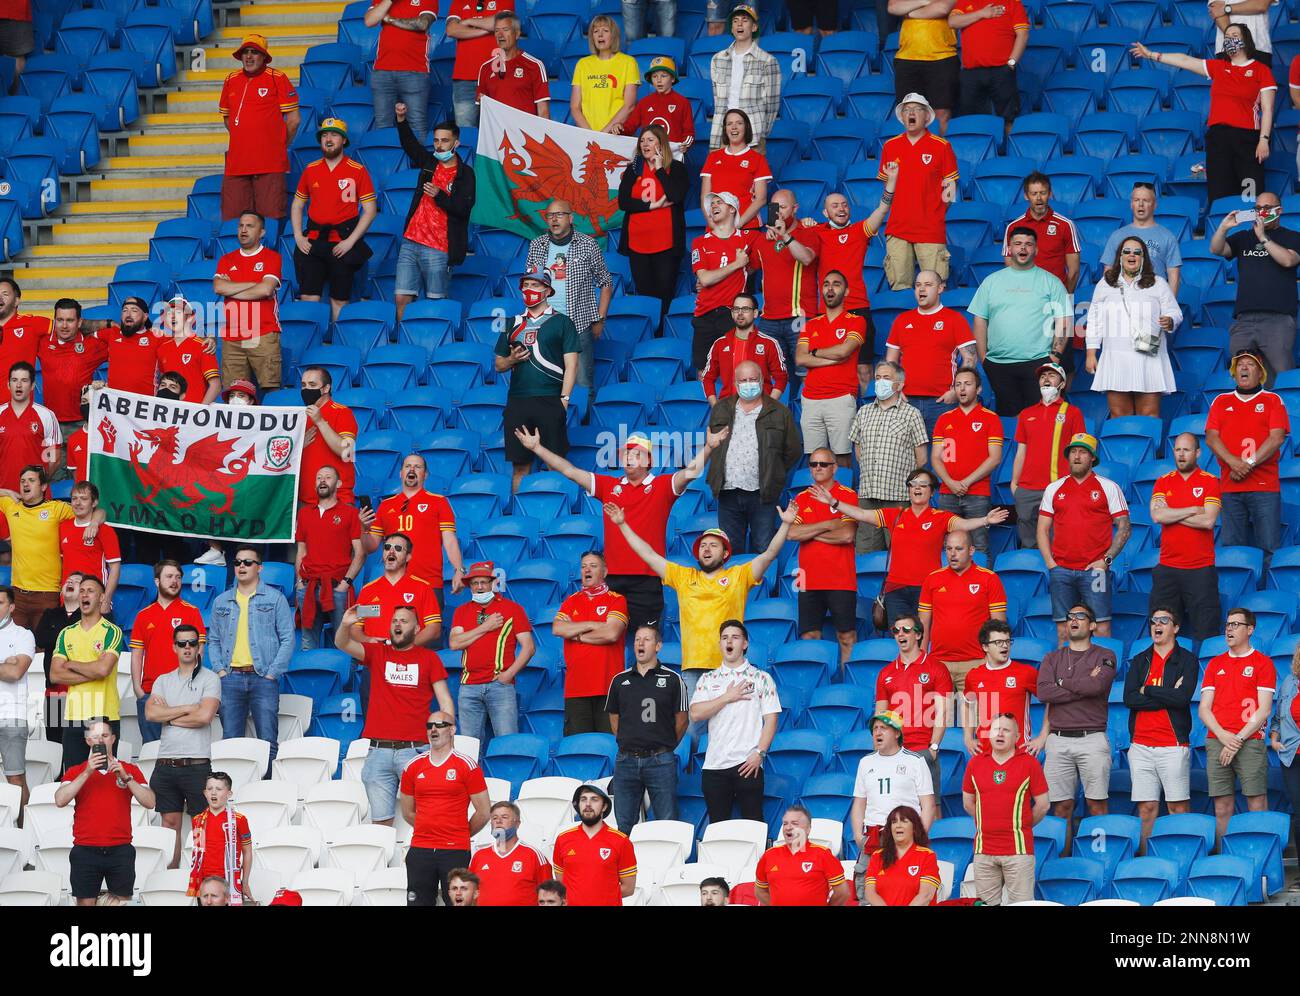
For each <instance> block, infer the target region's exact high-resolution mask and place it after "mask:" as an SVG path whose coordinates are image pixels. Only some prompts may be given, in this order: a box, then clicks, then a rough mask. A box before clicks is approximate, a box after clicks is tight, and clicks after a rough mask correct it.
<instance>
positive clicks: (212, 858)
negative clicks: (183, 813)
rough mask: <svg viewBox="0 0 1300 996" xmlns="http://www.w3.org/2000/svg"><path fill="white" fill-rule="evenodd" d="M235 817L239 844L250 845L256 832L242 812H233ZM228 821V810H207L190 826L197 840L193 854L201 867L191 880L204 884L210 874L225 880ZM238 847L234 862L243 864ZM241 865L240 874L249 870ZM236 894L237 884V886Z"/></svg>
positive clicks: (195, 870)
mask: <svg viewBox="0 0 1300 996" xmlns="http://www.w3.org/2000/svg"><path fill="white" fill-rule="evenodd" d="M234 817H235V838H236V840H237V841H238V843H239V844H241V845H242V844H251V843H252V841H253V832H252V831H251V830H250V829H249V828H248V817H247V816H245V815H244V814H243V813H239V812H236V813H234ZM227 819H228V817H227V815H226V811H225V810H223V811H222V812H220V813H214V812H212V810H211V809H210V808H209V809H205V810H204V811H203V812H202V813H200V814H199V817H198V819H197V821H196V822H194V823H192V824H191V830H190V833H191V838H192V839H193V841H194V850H193V854H194V856H195V859H196V863H197V864H198V866H199V867H198V868H197V869H193V870H192V872H191V875H190V881H192V882H202V881H203V880H204V879H205V878H207V877H208V876H209V875H216V876H217V877H219V878H223V879H224V878H225V877H226V874H227V871H226V820H227ZM240 853H241V852H240V850H239V848H236V849H235V861H236V863H237V864H238V862H240V861H241V858H240ZM247 870H248V869H246V868H243V867H242V866H239V867H238V871H239V872H244V871H247ZM235 888H236V891H237V890H238V883H236V887H235Z"/></svg>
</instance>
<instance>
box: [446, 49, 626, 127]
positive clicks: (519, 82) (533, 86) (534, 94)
mask: <svg viewBox="0 0 1300 996" xmlns="http://www.w3.org/2000/svg"><path fill="white" fill-rule="evenodd" d="M461 44H462V45H463V44H464V42H461ZM515 51H516V53H517V54H516V55H515V57H514V58H513V59H511V60H510V61H509V62H507V63H506V68H505V72H504V73H497V72H496V71H495V68H494V62H493V60H492V59H488V60H487V61H486V62H484V63H483V65H482V66H480V67H479V70H478V93H477V94H476V95H475V97H474V102H475V103H476V104H477V103H479V102H481V101H482V99H483V98H484V97H491V98H492V99H493V100H499V101H501V103H503V104H507V105H509V106H510V107H513V108H515V109H516V110H520V111H527V112H528V113H529V114H536V113H537V105H538V104H543V103H546V102H547V101H549V100H550V99H551V84H550V83H549V82H548V81H547V76H546V66H545V65H544V64H543V63H542V61H541V60H540V59H538V58H537V57H536V56H532V55H529V54H528V53H527V52H525V51H524V50H523V49H516V50H515ZM624 131H626V132H627V133H628V134H634V132H633V131H632V129H630V128H624Z"/></svg>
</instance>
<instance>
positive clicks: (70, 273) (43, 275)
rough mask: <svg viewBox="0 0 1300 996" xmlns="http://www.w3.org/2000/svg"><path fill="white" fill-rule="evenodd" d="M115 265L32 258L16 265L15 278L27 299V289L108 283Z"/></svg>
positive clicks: (55, 289)
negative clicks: (70, 262) (72, 263)
mask: <svg viewBox="0 0 1300 996" xmlns="http://www.w3.org/2000/svg"><path fill="white" fill-rule="evenodd" d="M114 269H115V267H113V266H112V265H108V266H91V265H86V264H80V263H78V264H77V265H72V266H69V265H66V264H65V263H61V262H59V261H50V262H48V263H46V262H43V261H42V262H38V261H36V260H32V261H31V262H30V263H29V264H28V265H27V266H19V267H15V268H14V271H13V274H14V279H15V280H17V281H18V283H19V284H21V285H22V288H23V300H24V301H25V300H26V299H27V291H28V290H29V289H30V290H33V291H37V290H48V291H59V290H62V289H63V288H65V287H67V286H68V284H71V283H95V282H101V281H102V282H103V283H105V284H106V283H108V282H109V281H110V280H112V279H113V270H114Z"/></svg>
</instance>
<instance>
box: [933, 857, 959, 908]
mask: <svg viewBox="0 0 1300 996" xmlns="http://www.w3.org/2000/svg"><path fill="white" fill-rule="evenodd" d="M956 872H957V868H956V866H955V865H954V864H953V863H952V862H951V861H940V862H939V882H940V885H939V895H938V900H939V902H941V903H942V902H946V901H947V900H949V899H950V898H952V877H953V875H954V874H956Z"/></svg>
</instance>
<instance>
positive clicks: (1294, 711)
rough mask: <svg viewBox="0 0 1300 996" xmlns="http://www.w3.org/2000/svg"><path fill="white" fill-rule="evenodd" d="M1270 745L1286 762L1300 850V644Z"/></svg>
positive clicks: (1295, 886)
mask: <svg viewBox="0 0 1300 996" xmlns="http://www.w3.org/2000/svg"><path fill="white" fill-rule="evenodd" d="M1269 746H1270V747H1272V748H1273V749H1274V750H1275V751H1277V759H1278V760H1279V761H1281V762H1282V787H1283V788H1284V789H1285V790H1286V797H1287V798H1288V799H1290V800H1291V839H1292V842H1293V843H1294V844H1295V846H1296V847H1297V848H1300V759H1297V758H1296V748H1298V747H1300V644H1297V645H1296V649H1295V653H1294V654H1292V655H1291V673H1290V674H1288V675H1287V676H1286V680H1285V681H1283V682H1282V687H1281V688H1280V689H1279V690H1278V693H1277V709H1276V711H1275V712H1274V713H1273V722H1272V727H1271V729H1270V730H1269ZM1288 891H1289V892H1300V881H1296V882H1292V883H1291V888H1290V889H1289V890H1288Z"/></svg>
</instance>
